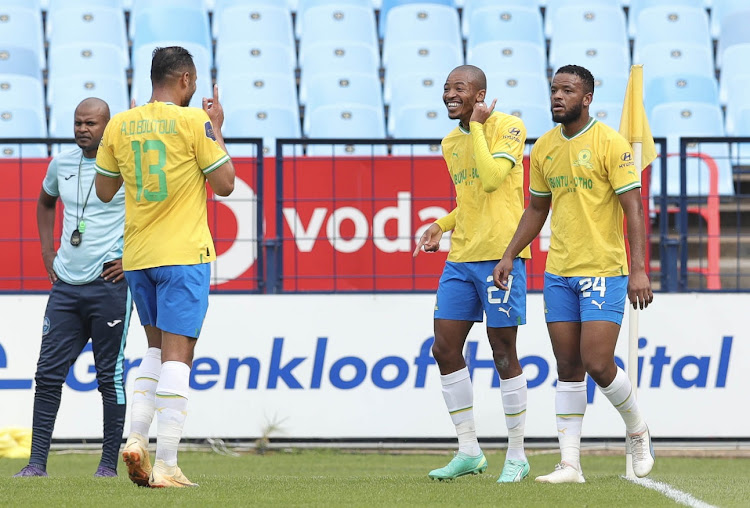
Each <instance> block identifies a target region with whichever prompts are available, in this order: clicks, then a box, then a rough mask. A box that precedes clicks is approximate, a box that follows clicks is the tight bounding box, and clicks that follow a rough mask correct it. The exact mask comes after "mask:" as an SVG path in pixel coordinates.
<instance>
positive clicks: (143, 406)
mask: <svg viewBox="0 0 750 508" xmlns="http://www.w3.org/2000/svg"><path fill="white" fill-rule="evenodd" d="M160 372H161V349H158V348H155V347H150V348H148V350H147V351H146V354H145V355H144V356H143V359H142V360H141V364H140V365H139V366H138V367H136V371H135V382H134V383H133V400H132V402H131V405H130V432H131V433H136V434H140V435H141V436H143V437H144V438H145V439H146V440H147V441H148V431H149V428H151V422H152V421H153V419H154V408H155V405H154V396H155V395H156V386H157V384H158V383H159V374H160Z"/></svg>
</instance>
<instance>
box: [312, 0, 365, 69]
mask: <svg viewBox="0 0 750 508" xmlns="http://www.w3.org/2000/svg"><path fill="white" fill-rule="evenodd" d="M302 16H303V20H302V23H303V25H302V29H301V34H300V49H299V52H300V61H302V60H303V59H304V58H306V55H307V53H308V50H307V47H308V46H310V45H311V44H316V43H320V42H328V41H342V42H343V41H351V42H361V43H363V44H366V45H368V46H370V47H371V48H373V51H377V48H378V36H377V31H376V29H375V14H374V12H373V10H372V9H371V8H367V7H362V6H357V5H341V6H337V5H323V6H319V7H311V8H309V9H307V10H306V11H305V12H304V14H303V15H302Z"/></svg>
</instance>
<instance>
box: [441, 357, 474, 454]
mask: <svg viewBox="0 0 750 508" xmlns="http://www.w3.org/2000/svg"><path fill="white" fill-rule="evenodd" d="M440 382H441V384H442V385H443V398H444V399H445V405H446V406H447V408H448V412H449V413H450V415H451V420H453V424H454V425H455V426H456V434H457V436H458V451H459V452H463V453H465V454H466V455H470V456H472V457H476V456H477V455H479V454H480V453H481V449H480V448H479V442H478V441H477V432H476V428H475V426H474V391H473V388H472V386H471V378H470V377H469V369H468V368H466V367H464V368H463V369H460V370H457V371H456V372H452V373H450V374H446V375H444V376H440Z"/></svg>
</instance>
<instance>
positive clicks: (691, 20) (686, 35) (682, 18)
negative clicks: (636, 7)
mask: <svg viewBox="0 0 750 508" xmlns="http://www.w3.org/2000/svg"><path fill="white" fill-rule="evenodd" d="M663 42H669V43H672V44H674V45H681V44H696V45H698V46H704V47H706V48H711V35H710V32H709V26H708V14H706V10H705V9H701V8H697V7H681V6H671V5H667V6H661V7H649V8H647V9H643V10H642V11H641V12H640V14H638V19H637V20H636V36H635V42H634V44H633V61H637V60H638V59H639V58H640V54H641V48H643V47H644V46H648V45H651V44H658V43H663Z"/></svg>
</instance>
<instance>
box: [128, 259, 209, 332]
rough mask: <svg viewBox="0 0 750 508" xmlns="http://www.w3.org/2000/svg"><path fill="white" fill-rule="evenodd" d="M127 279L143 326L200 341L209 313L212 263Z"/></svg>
mask: <svg viewBox="0 0 750 508" xmlns="http://www.w3.org/2000/svg"><path fill="white" fill-rule="evenodd" d="M125 279H127V281H128V286H130V292H131V293H132V294H133V301H134V302H135V307H136V308H137V309H138V316H139V317H140V319H141V324H142V325H143V326H147V325H148V326H155V327H156V328H158V329H160V330H163V331H165V332H169V333H174V334H177V335H184V336H186V337H194V338H196V339H197V338H198V336H199V335H200V333H201V328H202V327H203V320H204V319H205V317H206V311H207V310H208V289H209V286H210V280H211V265H210V264H209V263H202V264H199V265H175V266H158V267H155V268H146V269H144V270H129V271H126V272H125Z"/></svg>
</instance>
